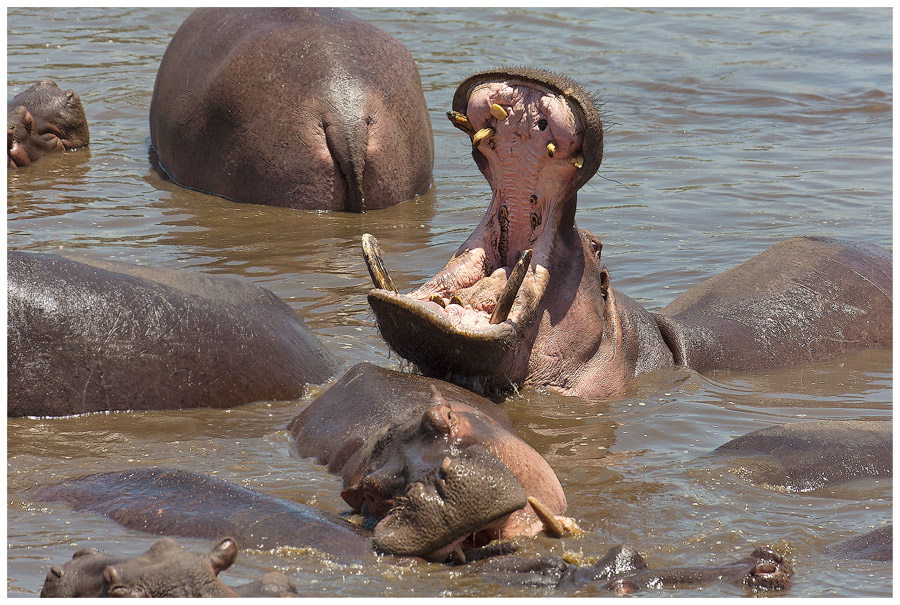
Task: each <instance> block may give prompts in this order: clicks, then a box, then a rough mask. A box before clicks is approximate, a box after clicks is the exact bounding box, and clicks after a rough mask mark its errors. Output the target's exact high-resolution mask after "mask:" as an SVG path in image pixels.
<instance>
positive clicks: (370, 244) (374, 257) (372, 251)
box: [362, 233, 398, 294]
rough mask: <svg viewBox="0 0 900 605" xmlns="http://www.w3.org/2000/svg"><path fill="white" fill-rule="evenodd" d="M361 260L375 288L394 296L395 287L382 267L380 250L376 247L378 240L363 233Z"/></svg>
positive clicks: (382, 261) (382, 260)
mask: <svg viewBox="0 0 900 605" xmlns="http://www.w3.org/2000/svg"><path fill="white" fill-rule="evenodd" d="M362 250H363V258H364V259H365V261H366V268H367V269H368V270H369V277H371V278H372V283H373V284H375V287H376V288H379V289H381V290H390V291H392V292H394V293H395V294H398V292H397V286H395V285H394V281H393V280H392V279H391V276H390V274H389V273H388V272H387V269H386V268H385V267H384V259H383V258H382V256H381V248H379V247H378V240H377V239H375V236H374V235H371V234H369V233H364V234H363V236H362Z"/></svg>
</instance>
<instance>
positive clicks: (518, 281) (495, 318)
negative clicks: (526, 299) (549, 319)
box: [491, 249, 531, 324]
mask: <svg viewBox="0 0 900 605" xmlns="http://www.w3.org/2000/svg"><path fill="white" fill-rule="evenodd" d="M529 266H531V250H530V249H529V250H526V251H525V252H523V253H522V256H520V257H519V261H518V262H517V263H516V266H515V267H513V270H512V272H511V273H510V274H509V279H508V280H506V286H505V287H504V288H503V292H501V293H500V298H498V299H497V305H496V306H495V307H494V312H493V313H492V314H491V323H492V324H501V323H503V322H504V321H506V318H507V317H509V312H510V311H511V310H512V306H513V302H515V300H516V295H517V294H518V293H519V288H521V287H522V282H523V281H525V275H526V274H527V273H528V267H529Z"/></svg>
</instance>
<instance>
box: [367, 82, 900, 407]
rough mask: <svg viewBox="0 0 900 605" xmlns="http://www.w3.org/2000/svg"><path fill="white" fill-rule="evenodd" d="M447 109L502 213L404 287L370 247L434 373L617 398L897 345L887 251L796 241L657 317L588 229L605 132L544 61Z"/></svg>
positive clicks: (461, 94) (382, 313) (377, 273)
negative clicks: (589, 193) (670, 381)
mask: <svg viewBox="0 0 900 605" xmlns="http://www.w3.org/2000/svg"><path fill="white" fill-rule="evenodd" d="M448 116H449V117H450V120H451V121H452V122H453V123H454V125H456V126H457V127H458V128H460V129H461V130H463V131H465V132H466V133H468V135H469V136H470V137H471V139H472V156H473V158H474V159H475V162H476V164H477V165H478V167H479V168H480V169H481V171H482V173H484V175H485V177H486V178H487V180H488V182H489V183H490V185H491V189H492V198H491V203H490V206H489V207H488V210H487V212H486V213H485V215H484V218H483V219H482V220H481V223H480V224H479V225H478V226H477V227H476V229H475V231H474V232H473V233H472V235H471V236H470V237H469V238H468V239H467V240H466V241H465V242H464V243H463V244H462V245H461V246H460V247H459V249H458V250H457V252H456V254H455V255H454V257H453V258H452V259H451V260H450V261H449V262H448V263H447V265H446V266H445V267H444V268H443V269H442V270H441V271H439V272H438V273H437V275H435V276H434V277H433V278H431V279H430V280H428V281H427V282H426V283H425V284H423V285H422V286H420V287H419V288H417V289H415V290H413V291H411V292H409V293H406V294H400V293H398V292H397V291H396V289H394V288H393V286H392V283H393V282H392V281H391V280H390V279H389V277H388V276H387V275H386V273H385V270H384V261H383V259H381V258H380V257H379V256H378V254H377V253H373V251H372V249H373V248H375V249H376V250H377V248H376V247H374V246H372V245H371V243H368V244H367V238H371V236H366V237H364V242H363V246H364V253H365V254H366V258H367V264H368V266H369V271H370V274H371V275H372V277H373V281H374V282H375V289H374V290H372V291H371V292H370V293H369V296H368V299H369V303H370V305H371V306H372V309H373V311H374V312H375V316H376V319H377V322H378V328H379V330H380V331H381V334H382V336H383V337H384V338H385V340H386V341H387V342H388V344H389V345H390V346H391V348H393V349H394V350H395V351H397V353H399V354H400V355H401V356H402V357H404V358H406V359H408V360H410V361H411V362H413V363H415V364H416V365H417V366H418V367H419V369H420V370H421V371H422V373H424V374H426V375H429V376H435V377H440V378H447V379H451V380H453V381H455V382H460V383H468V384H471V383H475V384H479V383H480V385H481V386H484V387H487V388H492V389H495V388H503V387H505V386H507V385H509V384H510V383H512V384H526V385H531V386H533V387H537V388H549V389H553V390H556V391H559V392H561V393H563V394H567V395H580V396H582V397H588V398H600V397H609V396H612V395H615V394H617V393H620V392H622V390H623V389H624V387H625V385H626V384H627V383H628V381H629V380H631V379H632V378H634V377H635V376H637V375H639V374H642V373H645V372H649V371H651V370H654V369H657V368H661V367H665V366H670V365H672V364H676V363H677V364H684V365H687V366H689V367H691V368H695V369H697V370H699V371H713V370H738V371H740V370H750V369H756V368H764V367H777V366H784V365H788V364H795V363H802V362H813V361H819V360H825V359H829V358H832V357H835V356H837V355H839V354H841V353H844V352H849V351H853V350H857V349H861V348H867V347H873V348H874V347H889V346H890V345H891V342H892V341H891V331H892V293H891V288H892V275H891V273H892V266H893V263H892V258H891V255H890V253H888V252H886V251H885V250H883V249H881V248H878V247H877V246H866V245H859V244H854V243H850V242H843V241H839V240H832V239H827V238H814V237H803V238H794V239H791V240H788V241H786V242H783V243H781V244H778V245H776V246H773V247H772V249H770V250H769V251H767V252H764V253H762V254H760V255H759V256H757V257H756V258H754V259H752V260H750V261H748V262H747V263H744V264H743V265H741V266H740V267H737V268H735V269H732V270H730V271H728V272H726V273H724V274H722V275H721V276H719V277H716V278H712V279H710V280H708V281H706V282H704V283H702V284H700V285H698V286H696V287H695V288H693V289H692V290H691V291H689V292H687V293H685V294H684V295H683V296H681V297H680V298H678V299H676V300H675V301H673V302H672V303H671V304H670V305H668V306H667V307H666V308H665V309H663V310H662V311H661V312H660V313H659V314H658V315H653V314H651V313H649V312H647V311H645V310H644V309H643V308H641V307H640V305H638V304H637V303H635V302H634V301H633V300H631V299H630V298H628V297H627V296H625V295H624V294H622V293H621V292H618V291H616V290H615V289H613V288H612V287H611V286H610V283H611V281H610V274H609V271H608V270H607V269H606V267H604V266H603V265H601V263H600V253H601V250H602V244H601V242H600V241H599V240H598V239H597V238H596V237H595V236H593V235H592V234H591V233H589V232H587V231H585V230H582V229H578V228H577V226H576V225H575V208H576V192H577V190H578V189H579V188H580V187H581V186H582V185H584V184H585V183H586V182H587V181H588V179H590V177H591V176H592V175H593V174H594V172H595V171H596V170H597V168H598V166H599V165H600V161H601V159H602V156H603V126H602V124H601V121H600V117H599V112H598V109H597V107H596V104H595V102H594V101H593V99H592V98H591V96H590V95H589V94H588V93H586V92H585V91H584V90H582V89H581V88H580V87H579V86H578V85H577V84H576V83H574V82H572V81H571V80H568V79H566V78H562V77H560V76H558V75H556V74H551V73H548V72H544V71H539V70H533V69H525V68H523V69H500V70H494V71H487V72H482V73H479V74H475V75H474V76H471V77H469V78H467V79H466V80H465V81H463V83H462V84H460V85H459V87H458V88H457V91H456V94H455V95H454V98H453V111H451V112H450V113H449V114H448Z"/></svg>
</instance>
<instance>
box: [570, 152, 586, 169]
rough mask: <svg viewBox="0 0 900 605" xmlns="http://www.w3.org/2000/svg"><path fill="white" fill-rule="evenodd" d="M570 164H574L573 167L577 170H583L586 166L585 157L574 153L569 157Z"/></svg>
mask: <svg viewBox="0 0 900 605" xmlns="http://www.w3.org/2000/svg"><path fill="white" fill-rule="evenodd" d="M569 163H570V164H572V166H575V168H581V167H582V166H584V156H582V155H581V154H580V153H573V154H572V155H570V156H569Z"/></svg>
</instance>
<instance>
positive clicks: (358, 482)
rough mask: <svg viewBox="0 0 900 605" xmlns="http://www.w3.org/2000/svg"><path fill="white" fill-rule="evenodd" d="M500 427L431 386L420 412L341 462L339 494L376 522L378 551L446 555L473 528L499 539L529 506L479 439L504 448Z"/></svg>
mask: <svg viewBox="0 0 900 605" xmlns="http://www.w3.org/2000/svg"><path fill="white" fill-rule="evenodd" d="M504 432H505V429H503V428H502V427H500V426H499V425H498V424H497V423H496V422H494V421H493V420H491V419H489V418H487V417H486V416H485V415H484V414H482V413H480V412H479V411H478V410H477V409H474V408H472V407H470V406H468V405H465V404H463V403H460V402H455V401H454V402H453V403H450V402H448V401H447V400H446V399H444V398H443V397H442V396H441V394H440V393H439V392H438V391H437V390H436V389H434V390H433V392H432V399H431V401H430V402H429V405H428V406H427V407H426V408H425V410H424V411H422V410H421V409H420V410H415V411H412V412H411V413H410V415H409V416H408V417H406V418H405V419H403V420H401V421H398V422H396V423H393V424H392V425H389V426H386V427H384V428H383V429H381V430H380V431H378V432H377V433H376V434H374V435H373V437H372V438H371V439H369V440H367V442H366V443H364V444H363V446H362V447H361V448H360V449H359V450H358V451H357V452H356V453H355V454H354V455H353V456H352V457H351V458H350V459H349V460H348V461H347V462H346V464H344V466H343V477H344V486H345V489H344V491H343V492H342V494H341V496H342V497H343V498H344V500H345V501H346V502H347V503H348V504H349V505H350V506H352V507H353V508H354V509H355V510H359V511H360V512H361V513H362V514H363V515H365V516H368V517H372V518H375V519H378V520H379V521H378V524H377V525H376V527H375V546H376V547H377V548H378V549H379V550H381V551H382V552H386V553H390V554H397V555H415V556H428V557H429V558H433V559H443V558H444V557H445V556H446V555H447V554H449V553H450V552H452V551H453V550H454V549H455V547H456V546H457V545H458V544H460V543H461V542H463V541H464V540H465V539H466V538H468V537H470V536H471V535H472V534H475V533H483V537H484V538H485V539H487V540H489V539H492V538H493V537H496V536H497V535H498V534H497V532H496V529H497V528H498V527H500V526H502V525H503V523H504V522H505V521H506V520H507V518H508V517H509V516H510V514H511V513H513V512H515V511H518V510H520V509H522V508H523V507H525V505H526V495H525V491H524V489H523V487H522V485H521V483H520V482H519V480H518V479H517V478H516V476H515V475H514V474H513V472H512V471H511V470H510V469H509V468H508V467H507V466H506V465H505V464H504V462H502V461H501V460H500V459H499V458H498V456H497V455H495V453H494V452H493V451H489V450H488V449H487V447H485V445H482V443H486V444H487V443H490V444H492V446H491V447H492V450H496V449H497V448H498V447H499V448H501V449H502V447H503V446H502V444H501V443H499V441H500V440H499V439H498V436H499V435H501V434H502V433H504ZM492 530H493V531H492Z"/></svg>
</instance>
